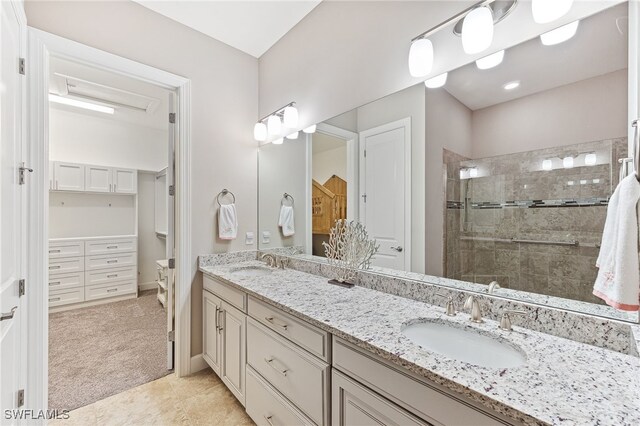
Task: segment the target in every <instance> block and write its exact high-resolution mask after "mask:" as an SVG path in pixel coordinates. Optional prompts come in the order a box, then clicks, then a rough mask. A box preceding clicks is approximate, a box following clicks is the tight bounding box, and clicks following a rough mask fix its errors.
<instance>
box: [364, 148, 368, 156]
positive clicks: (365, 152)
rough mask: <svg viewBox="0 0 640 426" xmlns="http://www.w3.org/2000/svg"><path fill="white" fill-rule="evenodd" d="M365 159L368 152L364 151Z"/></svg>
mask: <svg viewBox="0 0 640 426" xmlns="http://www.w3.org/2000/svg"><path fill="white" fill-rule="evenodd" d="M364 158H367V150H366V149H365V150H364Z"/></svg>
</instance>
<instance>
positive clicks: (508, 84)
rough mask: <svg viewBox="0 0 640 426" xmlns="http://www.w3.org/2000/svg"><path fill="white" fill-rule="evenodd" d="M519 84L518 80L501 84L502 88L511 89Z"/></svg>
mask: <svg viewBox="0 0 640 426" xmlns="http://www.w3.org/2000/svg"><path fill="white" fill-rule="evenodd" d="M519 86H520V82H519V81H510V82H509V83H507V84H505V85H504V86H502V87H503V88H504V90H513V89H515V88H517V87H519Z"/></svg>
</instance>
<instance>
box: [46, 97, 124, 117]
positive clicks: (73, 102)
mask: <svg viewBox="0 0 640 426" xmlns="http://www.w3.org/2000/svg"><path fill="white" fill-rule="evenodd" d="M49 102H55V103H58V104H63V105H69V106H74V107H77V108H83V109H88V110H91V111H97V112H104V113H105V114H113V113H114V112H115V108H113V107H110V106H105V105H99V104H94V103H91V102H85V101H79V100H77V99H72V98H66V97H63V96H58V95H54V94H52V93H49Z"/></svg>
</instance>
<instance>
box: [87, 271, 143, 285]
mask: <svg viewBox="0 0 640 426" xmlns="http://www.w3.org/2000/svg"><path fill="white" fill-rule="evenodd" d="M84 278H85V283H86V285H87V286H90V285H99V284H108V283H114V282H118V281H132V280H135V279H136V278H137V272H136V268H132V267H129V268H118V269H108V270H99V271H87V272H85V273H84Z"/></svg>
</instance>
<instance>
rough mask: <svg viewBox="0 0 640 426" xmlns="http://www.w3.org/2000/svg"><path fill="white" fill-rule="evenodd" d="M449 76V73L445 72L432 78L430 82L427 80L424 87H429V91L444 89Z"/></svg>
mask: <svg viewBox="0 0 640 426" xmlns="http://www.w3.org/2000/svg"><path fill="white" fill-rule="evenodd" d="M447 74H448V73H446V72H445V73H442V74H440V75H437V76H435V77H433V78H430V79H429V80H426V81H425V82H424V85H425V86H427V87H428V88H429V89H437V88H438V87H442V86H444V85H445V84H446V82H447Z"/></svg>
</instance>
